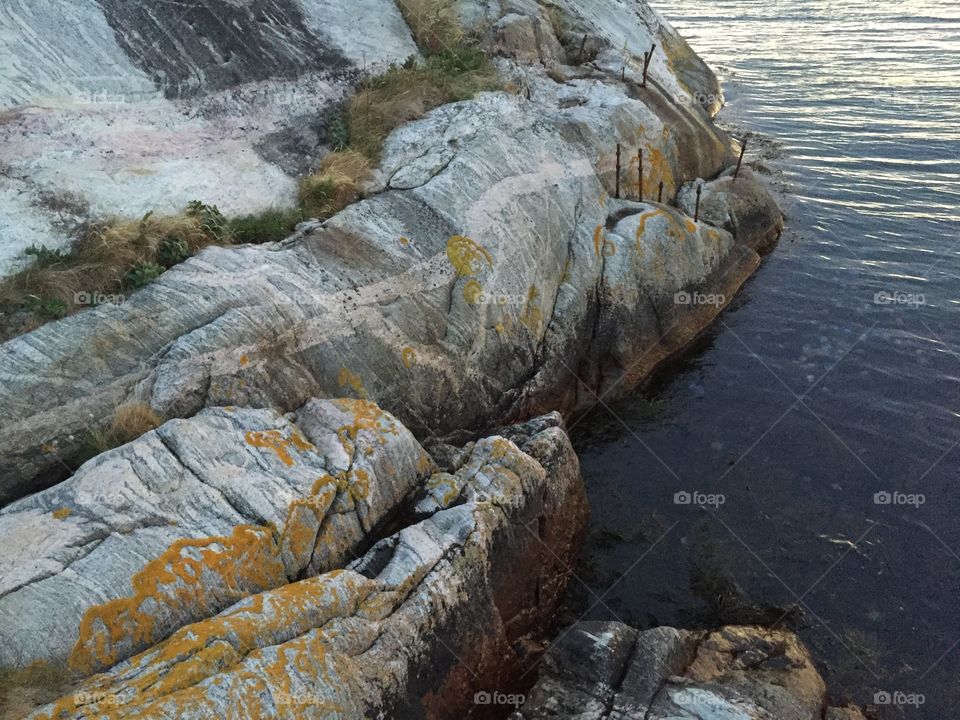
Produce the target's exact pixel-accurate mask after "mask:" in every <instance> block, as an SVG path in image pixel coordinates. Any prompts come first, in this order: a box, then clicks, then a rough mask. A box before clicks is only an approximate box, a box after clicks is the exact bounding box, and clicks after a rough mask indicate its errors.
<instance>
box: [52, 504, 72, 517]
mask: <svg viewBox="0 0 960 720" xmlns="http://www.w3.org/2000/svg"><path fill="white" fill-rule="evenodd" d="M50 514H51V515H53V516H54V517H55V518H56V519H57V520H66V519H67V518H68V517H70V508H66V507H63V508H60V509H59V510H54V511H53V512H52V513H50Z"/></svg>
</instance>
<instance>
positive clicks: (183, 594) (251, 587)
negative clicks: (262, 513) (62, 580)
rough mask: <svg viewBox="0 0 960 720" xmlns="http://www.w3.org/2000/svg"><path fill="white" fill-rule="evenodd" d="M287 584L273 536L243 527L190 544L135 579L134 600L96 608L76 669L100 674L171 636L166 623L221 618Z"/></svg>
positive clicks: (81, 637)
mask: <svg viewBox="0 0 960 720" xmlns="http://www.w3.org/2000/svg"><path fill="white" fill-rule="evenodd" d="M285 582H286V574H285V572H284V567H283V563H282V562H281V560H280V551H279V547H278V546H277V543H276V540H275V538H274V534H273V532H272V530H271V529H270V528H266V527H263V526H256V525H238V526H236V527H234V528H233V533H232V535H231V536H229V537H210V538H200V539H194V538H182V539H180V540H177V541H175V542H173V543H172V544H171V545H170V547H169V548H167V550H166V551H164V553H163V554H162V555H160V557H158V558H156V559H154V560H151V561H150V562H148V563H147V564H146V565H145V566H144V568H143V569H142V570H141V571H140V572H138V573H137V574H136V575H134V576H133V578H132V579H131V583H132V585H133V594H132V595H130V596H128V597H124V598H119V599H116V600H111V601H109V602H106V603H104V604H102V605H96V606H93V607H91V608H88V609H87V611H86V612H85V613H84V615H83V618H82V619H81V621H80V628H79V632H78V638H77V642H76V644H75V645H74V647H73V650H72V652H71V653H70V658H69V665H70V667H71V668H73V669H75V670H78V671H81V672H84V673H86V674H89V673H92V672H94V671H96V670H99V669H102V668H105V667H109V666H111V665H113V664H115V663H116V662H117V660H118V659H119V658H120V657H121V655H122V654H123V653H124V652H128V651H136V650H137V649H140V648H143V647H145V646H148V645H151V644H153V643H155V642H157V641H158V640H160V639H162V636H163V634H164V633H165V632H166V631H167V628H165V627H164V626H163V625H162V624H161V625H159V626H158V625H157V622H156V621H157V619H158V618H162V617H164V616H170V617H174V618H175V617H182V615H183V613H184V609H186V608H189V609H190V611H189V614H190V615H198V614H199V615H201V616H202V615H214V614H216V613H217V612H219V611H220V609H221V608H222V607H223V606H224V605H225V604H229V602H231V601H235V600H239V599H240V598H242V597H245V596H247V595H249V594H250V593H252V592H257V591H259V590H263V589H265V588H271V587H277V586H278V585H282V584H283V583H285Z"/></svg>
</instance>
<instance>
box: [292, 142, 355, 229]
mask: <svg viewBox="0 0 960 720" xmlns="http://www.w3.org/2000/svg"><path fill="white" fill-rule="evenodd" d="M369 174H370V161H369V160H368V159H367V157H366V156H365V155H363V154H361V153H359V152H357V151H356V150H341V151H339V152H333V153H330V154H329V155H327V156H326V157H325V158H324V159H323V163H321V165H320V169H319V170H318V171H317V172H316V173H314V174H313V175H308V176H307V177H305V178H303V180H301V181H300V193H299V201H300V207H301V209H302V211H303V214H304V215H306V216H309V217H315V218H320V219H321V220H325V219H326V218H328V217H330V216H331V215H334V214H335V213H337V212H339V211H340V210H342V209H343V208H345V207H346V206H347V205H349V204H351V203H353V202H356V201H357V199H359V197H360V185H361V183H362V182H363V181H364V180H365V179H366V178H367V177H368V176H369Z"/></svg>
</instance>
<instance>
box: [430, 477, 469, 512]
mask: <svg viewBox="0 0 960 720" xmlns="http://www.w3.org/2000/svg"><path fill="white" fill-rule="evenodd" d="M424 487H425V488H426V490H427V492H429V493H430V495H431V496H432V497H433V499H434V501H436V503H437V505H438V506H439V507H440V508H443V509H445V508H448V507H450V506H451V505H452V504H453V501H454V500H456V499H457V498H458V497H460V492H461V491H462V489H463V488H462V487H461V483H460V479H459V478H457V477H456V476H455V475H450V474H449V473H436V474H435V475H432V476H431V477H430V479H429V480H428V481H427V482H426V484H425V486H424Z"/></svg>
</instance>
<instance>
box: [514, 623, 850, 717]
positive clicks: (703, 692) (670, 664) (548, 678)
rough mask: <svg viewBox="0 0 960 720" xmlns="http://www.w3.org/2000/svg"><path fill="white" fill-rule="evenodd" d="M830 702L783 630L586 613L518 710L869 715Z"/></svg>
mask: <svg viewBox="0 0 960 720" xmlns="http://www.w3.org/2000/svg"><path fill="white" fill-rule="evenodd" d="M827 704H828V703H827V694H826V687H825V685H824V683H823V680H822V678H821V677H820V675H819V673H818V672H817V670H816V668H815V667H814V665H813V661H812V660H811V658H810V654H809V652H807V650H806V648H805V647H804V646H803V644H802V643H801V642H800V641H799V640H798V639H797V637H796V636H795V635H794V634H793V633H791V632H789V631H786V630H777V629H770V628H761V627H755V626H728V627H723V628H720V629H718V630H715V631H696V632H694V631H687V630H675V629H674V628H668V627H659V628H653V629H651V630H643V631H639V630H635V629H633V628H631V627H629V626H627V625H624V624H623V623H619V622H579V623H576V624H575V625H573V626H571V627H569V628H566V629H565V630H564V631H562V632H561V634H560V635H559V637H558V639H557V640H555V641H554V643H553V644H552V645H551V647H550V649H549V651H548V652H547V654H546V656H545V657H544V660H543V662H542V664H541V667H540V673H539V677H538V679H537V682H536V684H535V685H534V687H533V689H532V690H531V691H530V693H529V695H528V696H527V698H526V702H525V703H524V705H523V708H522V709H521V711H520V712H519V713H517V720H540V719H545V718H554V719H556V720H561V719H565V720H635V719H636V718H645V719H646V720H697V719H698V718H699V719H701V720H707V719H712V718H717V719H718V720H719V719H720V718H737V720H768V719H771V718H776V720H820V719H821V718H823V717H828V718H834V717H836V718H842V717H850V718H855V717H862V715H860V714H859V711H858V710H857V709H856V708H831V709H828V710H825V708H826V707H827ZM825 712H826V714H825Z"/></svg>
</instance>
